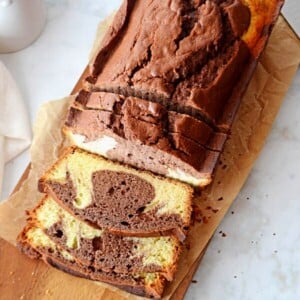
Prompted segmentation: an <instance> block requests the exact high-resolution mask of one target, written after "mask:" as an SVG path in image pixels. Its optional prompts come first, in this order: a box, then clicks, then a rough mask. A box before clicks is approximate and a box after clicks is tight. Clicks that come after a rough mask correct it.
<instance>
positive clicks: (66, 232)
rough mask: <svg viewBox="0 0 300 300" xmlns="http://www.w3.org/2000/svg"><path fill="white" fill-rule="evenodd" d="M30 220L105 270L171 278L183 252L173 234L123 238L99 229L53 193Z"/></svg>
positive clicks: (63, 246) (82, 260)
mask: <svg viewBox="0 0 300 300" xmlns="http://www.w3.org/2000/svg"><path fill="white" fill-rule="evenodd" d="M28 223H29V224H32V226H33V227H38V228H40V229H42V230H43V232H44V233H45V234H46V235H47V236H48V237H49V238H50V239H51V240H52V241H53V242H55V243H56V244H57V245H58V246H59V247H60V248H61V249H63V250H65V251H67V252H68V253H70V254H71V255H72V256H73V257H74V258H75V260H76V261H77V262H79V263H80V264H83V265H86V266H88V267H93V268H95V269H100V270H102V271H103V272H115V273H123V274H127V273H155V272H159V273H161V274H162V275H163V276H164V277H165V278H166V279H167V280H172V279H173V276H174V273H175V271H176V267H177V261H178V258H179V255H180V252H181V245H180V242H179V241H178V240H177V239H176V238H175V237H173V236H161V237H122V236H118V235H114V234H110V233H108V232H107V231H106V230H101V229H96V228H94V227H92V226H89V225H87V224H86V223H84V222H82V221H80V220H78V219H76V218H74V217H73V216H72V215H71V214H70V213H69V212H67V211H66V210H64V209H63V208H62V207H61V206H60V205H58V204H57V202H56V201H55V200H54V199H52V198H51V197H50V196H45V197H44V198H43V199H42V200H41V201H40V203H39V204H38V205H37V207H36V208H35V209H34V210H33V211H31V212H30V213H29V217H28Z"/></svg>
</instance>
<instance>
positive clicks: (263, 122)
mask: <svg viewBox="0 0 300 300" xmlns="http://www.w3.org/2000/svg"><path fill="white" fill-rule="evenodd" d="M108 22H109V21H106V22H104V23H102V25H101V26H100V27H99V28H100V30H99V32H98V34H97V42H96V43H95V47H94V48H96V47H97V45H98V44H99V42H98V41H99V40H101V36H102V35H103V32H104V29H105V28H107V25H108ZM299 63H300V42H299V39H298V38H297V37H296V36H295V34H294V33H293V31H292V30H291V28H290V27H289V26H288V25H287V23H286V22H285V21H284V19H283V18H282V17H280V18H279V20H278V22H277V24H276V26H275V27H274V30H273V33H272V35H271V37H270V40H269V44H268V46H267V48H266V51H265V52H264V54H263V55H262V58H261V61H260V63H259V64H258V66H257V69H256V71H255V75H254V77H253V79H252V81H251V83H250V85H249V87H248V90H247V92H246V94H245V96H244V99H243V102H242V104H241V107H240V109H239V111H238V114H237V117H236V119H235V122H234V125H233V128H232V135H231V137H230V138H229V140H228V141H227V143H226V146H225V150H224V152H223V153H222V156H221V164H219V165H218V167H217V169H216V173H215V178H214V180H213V182H212V184H211V185H210V186H209V187H208V188H206V189H205V190H204V191H203V192H202V194H201V196H200V197H197V198H195V199H194V202H195V205H196V206H197V215H196V219H197V221H196V222H195V224H194V226H193V227H192V229H191V231H190V234H189V236H188V238H187V243H186V245H188V246H186V247H185V249H184V251H183V254H182V256H181V260H180V262H179V267H178V272H177V274H176V278H175V280H174V281H173V282H172V283H171V284H169V285H168V287H167V289H166V292H165V296H164V299H169V298H170V297H171V296H172V294H173V293H174V291H175V290H176V288H177V287H178V285H179V284H180V283H181V282H182V281H183V280H184V278H185V276H186V275H187V273H188V272H189V270H190V268H191V267H192V265H193V263H194V262H195V261H196V260H197V258H198V257H199V255H200V254H201V252H202V251H203V250H204V249H205V247H206V245H207V243H208V242H209V240H210V239H211V237H212V235H213V233H214V231H215V230H216V228H217V226H218V225H219V224H220V222H221V220H222V219H223V217H224V215H225V214H226V212H227V210H228V208H229V207H230V205H231V204H232V202H233V200H234V199H235V197H236V196H237V194H238V193H239V191H240V189H241V187H242V186H243V184H244V182H245V180H246V178H247V176H248V175H249V173H250V171H251V168H252V166H253V164H254V162H255V160H256V158H257V157H258V154H259V152H260V150H261V149H262V147H263V145H264V142H265V140H266V138H267V135H268V133H269V131H270V129H271V127H272V123H273V122H274V119H275V117H276V114H277V112H278V110H279V108H280V106H281V104H282V101H283V99H284V95H285V93H286V91H287V90H288V87H289V85H290V84H291V82H292V79H293V77H294V75H295V73H296V71H297V69H298V66H299ZM72 97H73V96H70V97H66V98H64V99H61V100H57V101H52V102H48V103H46V104H44V105H43V106H42V107H41V109H40V111H39V113H38V116H37V120H36V123H35V125H34V140H33V144H32V147H31V157H32V164H31V171H30V174H29V176H28V178H27V179H26V180H25V181H24V182H23V184H22V186H21V188H20V189H19V190H18V191H17V192H16V193H15V194H13V195H12V196H11V197H10V198H8V199H7V200H6V201H5V202H3V203H1V204H0V236H1V237H2V238H3V239H5V240H7V241H8V242H10V243H12V244H15V237H16V235H17V234H18V233H19V231H20V230H21V229H22V227H23V226H24V224H25V213H24V211H25V210H27V209H30V208H32V207H33V206H34V205H35V204H36V202H37V201H38V199H39V198H40V196H41V195H40V194H39V193H38V192H37V188H36V187H37V180H38V178H39V176H40V175H41V174H42V173H43V172H44V171H45V170H46V169H47V168H48V167H49V166H50V165H51V164H52V163H53V162H54V161H55V160H56V159H57V157H58V155H59V152H60V150H61V148H62V145H63V144H64V143H65V141H64V138H63V135H62V134H61V130H60V128H61V125H62V123H63V120H64V117H65V114H66V110H67V107H68V103H69V102H70V101H71V99H72ZM66 276H67V275H66ZM68 280H72V279H68ZM74 280H75V279H74ZM57 284H61V285H62V284H63V283H59V282H58V283H57ZM95 284H97V285H100V286H101V287H102V288H101V291H102V292H101V293H100V294H97V298H98V297H99V298H101V296H103V295H105V297H106V298H105V299H115V298H114V296H115V295H116V294H115V293H116V292H117V293H118V295H119V296H118V299H129V298H130V299H139V298H140V297H137V296H133V295H129V294H128V293H125V292H123V291H120V290H118V289H116V288H114V287H112V286H109V285H106V284H102V283H95ZM97 291H98V292H99V289H97ZM110 291H114V292H115V293H114V294H110ZM113 295H114V296H113ZM94 296H95V295H94ZM99 298H98V299H99ZM91 299H94V298H91Z"/></svg>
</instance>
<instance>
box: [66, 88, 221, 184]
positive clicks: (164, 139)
mask: <svg viewBox="0 0 300 300" xmlns="http://www.w3.org/2000/svg"><path fill="white" fill-rule="evenodd" d="M64 132H65V134H66V135H67V137H69V139H70V140H71V142H72V144H75V145H76V146H78V147H80V148H82V149H85V150H88V151H90V152H93V153H97V154H100V155H103V156H105V157H107V158H109V159H112V160H115V161H119V162H122V163H126V164H129V165H132V166H134V167H137V168H140V169H145V170H149V171H152V172H154V173H157V174H161V175H165V176H168V177H171V178H175V179H179V180H181V181H184V182H187V183H189V184H192V185H194V186H197V187H199V186H200V187H203V186H205V185H207V184H209V183H210V181H211V179H212V177H211V175H212V173H213V170H214V167H215V165H216V161H217V160H218V158H219V156H220V151H221V150H222V149H223V146H224V143H225V141H226V137H227V135H226V134H223V133H215V132H214V131H213V130H212V129H211V128H210V127H209V126H207V125H206V124H205V123H203V122H201V121H199V120H197V119H195V118H193V117H191V116H188V115H186V114H179V113H176V112H174V111H167V110H166V108H165V107H164V106H162V105H161V104H158V103H154V102H149V101H146V100H142V99H139V98H134V97H124V96H121V95H116V94H111V93H104V92H99V93H92V94H89V93H87V92H85V91H82V92H81V93H79V95H78V96H77V97H76V100H75V103H74V105H73V106H71V107H70V109H69V113H68V116H67V120H66V123H65V128H64Z"/></svg>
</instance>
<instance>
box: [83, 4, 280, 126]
mask: <svg viewBox="0 0 300 300" xmlns="http://www.w3.org/2000/svg"><path fill="white" fill-rule="evenodd" d="M283 2H284V1H283V0H261V1H256V0H213V1H208V0H207V1H205V0H200V1H160V0H155V1H150V0H145V1H142V0H137V1H133V0H132V1H130V0H127V1H124V3H123V5H122V7H121V8H120V10H119V12H118V13H117V16H116V17H115V19H114V22H113V24H112V26H111V27H110V29H109V30H108V32H107V34H106V36H105V38H104V41H103V44H102V47H101V48H100V50H99V52H98V54H97V55H96V57H95V59H94V60H93V63H92V64H91V77H90V78H89V79H88V82H89V83H90V86H89V87H90V89H92V90H94V91H95V90H103V91H113V92H117V93H121V94H124V95H131V96H138V97H141V98H144V99H148V100H152V101H156V102H161V103H164V104H165V105H166V106H167V107H168V108H171V109H173V110H176V111H178V112H185V113H187V114H191V115H194V116H196V117H198V118H200V119H203V120H204V121H206V122H207V123H208V124H210V125H211V126H213V127H217V128H219V129H220V130H225V131H228V130H229V129H230V126H231V124H232V120H233V117H234V115H235V113H236V110H237V108H238V106H239V103H240V100H241V95H242V94H243V92H244V91H245V89H246V86H247V84H248V82H249V80H250V78H251V75H252V73H253V70H254V67H255V65H256V62H257V59H258V57H259V55H260V53H261V52H262V50H263V48H264V46H265V44H266V41H267V39H268V36H269V35H270V32H271V29H272V27H273V25H274V23H275V21H276V20H277V17H278V15H279V11H280V8H281V6H282V4H283ZM243 73H246V74H247V76H244V75H243ZM237 82H239V84H238V86H236V85H237Z"/></svg>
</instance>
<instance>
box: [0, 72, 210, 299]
mask: <svg viewBox="0 0 300 300" xmlns="http://www.w3.org/2000/svg"><path fill="white" fill-rule="evenodd" d="M87 74H88V67H86V69H85V70H84V72H83V73H82V75H81V77H80V79H79V80H78V82H77V84H76V85H75V87H74V89H73V91H72V92H71V94H75V93H77V92H78V91H79V90H80V89H81V88H82V80H83V79H84V78H86V76H87ZM29 169H30V165H29V166H28V167H27V168H26V170H25V172H24V174H23V175H22V177H21V179H20V180H19V182H18V184H17V186H16V187H15V189H14V191H13V193H14V192H16V191H17V190H18V189H19V188H20V186H21V184H22V183H23V181H24V180H25V179H26V178H27V176H28V173H29ZM204 252H205V251H203V252H202V253H201V255H200V256H199V257H198V259H197V260H196V261H195V263H194V265H193V266H192V268H191V269H190V271H189V273H188V274H187V276H186V277H185V279H184V280H183V281H182V282H181V284H180V285H179V287H178V288H177V290H176V293H175V294H174V295H173V297H172V299H174V300H175V299H176V300H177V299H178V300H179V299H183V297H184V295H185V293H186V291H187V289H188V287H189V284H190V282H191V280H192V278H193V275H194V273H195V271H196V270H197V267H198V265H199V263H200V260H201V259H202V257H203V255H204ZM62 282H63V284H61V283H62ZM103 290H104V289H103V288H102V287H101V286H97V285H95V283H93V282H91V281H89V280H86V279H82V278H76V277H74V276H71V275H69V274H65V273H63V272H61V271H58V270H56V269H54V268H52V267H49V266H47V265H46V264H45V263H44V262H42V261H39V260H31V259H29V258H27V257H26V256H25V255H23V254H21V253H20V252H19V251H18V250H17V249H16V248H15V247H14V246H12V245H10V244H9V243H7V242H6V241H4V240H3V239H1V238H0V299H3V300H17V299H20V300H25V299H26V300H41V299H45V300H46V299H54V300H60V299H61V300H69V299H70V300H77V299H78V300H81V299H88V300H94V299H105V300H108V299H113V300H114V299H118V300H122V298H121V297H120V295H119V294H117V293H114V292H109V294H108V293H107V292H106V293H104V294H103ZM123 299H125V298H123Z"/></svg>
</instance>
